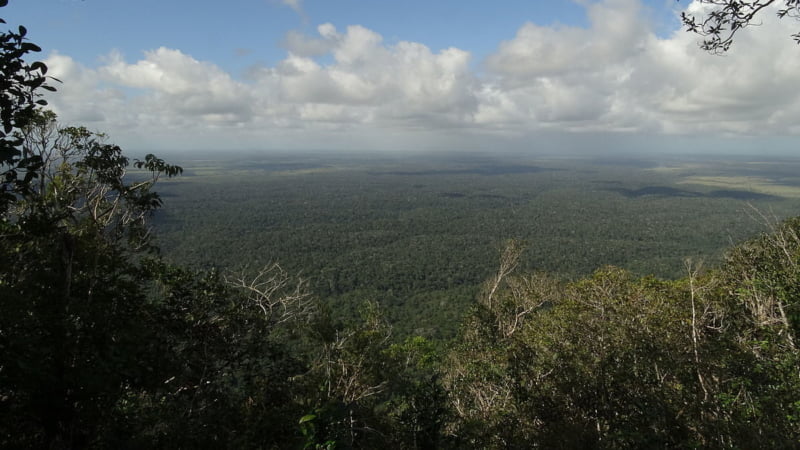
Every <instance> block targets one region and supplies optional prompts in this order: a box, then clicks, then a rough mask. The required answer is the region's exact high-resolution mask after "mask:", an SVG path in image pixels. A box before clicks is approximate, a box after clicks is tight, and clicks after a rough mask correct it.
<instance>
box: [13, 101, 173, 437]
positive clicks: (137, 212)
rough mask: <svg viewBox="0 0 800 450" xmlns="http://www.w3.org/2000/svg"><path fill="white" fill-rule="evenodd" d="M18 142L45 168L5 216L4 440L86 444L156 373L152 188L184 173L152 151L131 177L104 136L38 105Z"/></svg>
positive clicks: (125, 160)
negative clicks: (151, 311)
mask: <svg viewBox="0 0 800 450" xmlns="http://www.w3.org/2000/svg"><path fill="white" fill-rule="evenodd" d="M14 139H15V140H16V141H15V142H16V143H17V145H18V146H19V148H20V150H21V152H22V154H23V155H24V158H27V159H35V160H36V161H37V169H36V177H31V178H30V179H29V180H28V182H26V184H25V185H24V189H16V190H15V191H14V197H13V202H10V203H8V204H7V205H6V210H5V211H4V212H3V214H2V215H0V235H2V239H1V240H0V256H2V258H3V262H4V267H3V270H2V272H0V298H2V300H3V301H2V303H0V348H1V349H2V352H0V386H2V388H0V389H1V390H2V393H0V398H3V402H4V408H3V411H4V412H5V413H7V414H10V415H9V416H7V417H4V418H3V419H2V420H0V422H2V423H3V425H4V429H3V430H2V433H0V439H2V440H0V444H3V443H6V444H9V445H12V446H18V445H32V446H43V445H44V446H51V447H56V448H58V447H68V448H71V447H81V446H85V445H88V444H89V443H91V440H92V439H93V436H95V435H96V433H97V431H98V427H99V424H100V423H101V422H102V418H103V417H106V416H107V415H108V414H109V412H110V411H112V410H113V408H112V406H113V405H114V404H115V403H116V402H117V401H118V400H119V397H120V395H121V394H122V393H123V392H124V391H125V390H126V389H127V388H128V386H135V385H139V384H141V383H143V382H146V381H147V380H149V378H148V376H147V371H148V370H151V368H152V365H151V364H150V363H148V359H149V358H150V357H151V356H152V355H154V353H150V352H149V348H148V345H149V344H150V343H151V342H152V339H151V338H150V337H149V336H151V332H152V330H151V329H149V327H148V322H149V320H148V318H147V317H148V296H147V292H148V291H147V285H148V283H147V278H146V277H143V274H144V272H143V270H142V265H141V264H142V261H143V256H145V255H146V254H147V253H148V252H149V251H150V250H151V249H152V247H151V245H150V242H149V241H150V240H149V231H148V228H147V219H148V217H149V215H150V214H151V213H152V211H154V210H155V209H156V208H158V207H159V206H160V205H161V200H160V198H159V197H158V195H157V194H156V193H154V192H152V191H151V187H152V186H153V184H154V183H155V181H156V180H157V179H158V178H159V176H160V175H162V174H166V175H169V176H172V175H176V174H177V173H179V172H180V171H181V169H180V168H179V167H177V166H172V165H169V164H166V163H165V162H164V161H162V160H160V159H158V158H156V157H155V156H152V155H148V156H147V157H146V158H145V160H143V161H136V162H134V163H133V165H134V166H135V167H137V168H139V169H142V170H141V172H139V173H138V174H137V175H136V179H132V177H130V176H126V169H127V167H128V166H129V164H130V162H129V160H128V158H126V157H125V156H123V155H122V151H121V149H120V148H119V147H118V146H115V145H110V144H106V143H105V142H104V140H105V137H104V136H103V135H102V134H98V133H93V132H90V131H88V130H87V129H85V128H81V127H66V128H62V127H59V126H58V124H57V123H56V122H55V115H54V114H52V113H47V112H40V111H36V110H33V111H31V112H30V115H29V117H28V118H27V123H26V125H25V126H24V127H22V128H21V129H19V130H17V132H16V133H15V134H14ZM17 167H19V166H17ZM29 173H33V172H29ZM37 179H38V180H37ZM34 180H37V181H38V182H35V183H34V182H33V181H34ZM6 426H8V427H13V429H12V428H5V427H6ZM6 440H8V441H6ZM4 441H6V442H4Z"/></svg>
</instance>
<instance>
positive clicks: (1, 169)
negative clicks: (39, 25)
mask: <svg viewBox="0 0 800 450" xmlns="http://www.w3.org/2000/svg"><path fill="white" fill-rule="evenodd" d="M7 4H8V0H0V7H3V6H6V5H7ZM0 23H3V24H4V23H5V21H4V20H3V19H0ZM27 34H28V30H27V29H26V28H25V27H23V26H20V27H19V29H18V31H16V32H14V31H7V32H5V33H0V74H1V76H2V78H0V125H2V128H0V214H2V213H3V212H5V210H6V208H7V207H8V205H9V204H11V203H13V202H14V200H15V199H16V198H17V196H18V195H19V194H20V193H23V192H25V190H26V189H27V186H28V184H29V183H30V182H31V181H32V180H33V179H34V178H36V177H37V176H38V174H39V170H40V169H41V161H40V160H39V159H38V158H37V157H36V155H28V154H25V153H24V152H23V150H22V148H21V145H22V141H21V139H20V137H19V136H18V135H15V134H14V131H19V130H21V129H22V128H23V127H25V126H26V125H27V124H28V122H29V121H30V120H31V117H32V115H33V113H34V111H35V109H36V108H37V107H40V106H44V105H46V104H47V101H45V100H44V99H42V98H40V97H41V93H40V90H42V89H44V90H48V91H54V90H55V88H53V87H52V86H49V85H47V84H46V81H47V78H46V77H45V74H46V73H47V66H46V65H45V64H44V63H42V62H39V61H36V62H33V63H30V64H29V63H27V62H25V60H24V59H23V58H24V57H25V56H26V55H27V54H28V53H33V52H39V51H41V48H39V46H37V45H36V44H33V43H31V42H28V39H27V38H26V35H27Z"/></svg>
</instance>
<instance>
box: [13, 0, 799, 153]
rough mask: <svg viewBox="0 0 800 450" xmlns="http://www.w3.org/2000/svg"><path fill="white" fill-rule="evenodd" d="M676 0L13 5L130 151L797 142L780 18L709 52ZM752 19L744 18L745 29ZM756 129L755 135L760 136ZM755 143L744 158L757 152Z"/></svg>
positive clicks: (62, 102)
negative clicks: (684, 22)
mask: <svg viewBox="0 0 800 450" xmlns="http://www.w3.org/2000/svg"><path fill="white" fill-rule="evenodd" d="M681 8H689V10H690V11H693V12H696V13H702V12H703V11H702V9H701V8H702V7H701V6H700V5H698V4H696V3H694V2H688V1H682V2H681V3H678V2H675V1H674V0H548V1H530V0H528V1H504V2H486V1H474V0H462V1H451V0H439V1H435V2H431V1H417V0H405V1H402V2H401V1H390V0H385V1H364V0H229V1H227V2H206V1H193V2H190V1H184V0H170V1H165V0H140V1H137V2H131V1H129V0H125V1H123V0H102V1H100V0H11V1H10V5H9V6H7V7H5V8H3V9H0V17H3V18H4V19H5V20H6V21H7V22H8V24H9V26H15V25H17V24H24V25H25V26H26V27H27V28H28V29H29V36H30V38H31V40H32V41H33V42H36V43H37V44H39V45H40V46H41V47H43V48H44V49H45V50H44V52H43V55H42V57H43V59H44V60H45V62H47V63H48V65H49V66H50V68H51V72H52V73H53V74H54V76H57V77H58V78H59V79H61V80H62V81H63V84H62V85H60V86H59V92H58V93H57V94H55V95H53V96H51V97H50V98H49V100H50V102H51V105H52V107H53V109H55V110H56V112H57V113H58V114H59V116H60V118H61V120H62V121H65V122H67V123H75V124H85V125H88V126H90V127H92V128H96V129H98V130H103V131H106V132H108V133H109V134H110V135H111V136H112V137H113V138H114V139H115V140H116V141H117V142H119V143H121V144H123V145H127V146H129V147H132V148H134V149H142V148H150V147H158V148H164V149H172V148H174V149H192V148H207V149H214V148H223V147H224V148H232V149H236V148H247V149H260V148H264V149H270V148H275V149H278V148H279V149H285V148H313V149H320V148H331V149H345V148H357V149H364V150H373V149H374V150H383V149H394V150H403V149H411V148H413V149H426V148H430V149H450V148H463V147H475V148H483V149H491V148H500V147H516V148H527V147H530V146H531V142H539V143H541V145H542V146H547V147H549V148H548V150H554V149H558V148H567V147H569V148H581V147H595V146H596V143H597V142H598V138H602V139H604V141H606V142H613V143H615V144H614V145H621V146H628V147H631V148H637V147H643V146H646V147H647V148H650V149H657V150H659V151H669V150H682V151H686V148H687V147H686V146H687V144H686V143H687V142H689V143H691V142H692V141H693V140H692V137H693V136H698V140H697V142H700V141H702V142H703V144H702V146H703V147H704V148H706V150H708V149H709V148H710V149H711V150H713V149H715V148H719V149H722V148H731V146H733V147H738V148H739V149H740V150H743V151H747V150H748V149H749V148H750V147H752V146H754V145H755V143H756V142H758V143H760V144H759V145H761V146H763V145H765V143H766V145H769V146H772V147H774V148H776V149H778V150H780V149H781V148H791V147H792V146H793V145H794V139H793V138H794V136H795V135H796V134H797V133H800V129H798V127H797V126H796V125H795V124H797V123H800V121H798V120H797V119H800V99H798V98H797V97H798V96H797V95H796V94H794V93H793V92H787V90H786V89H781V83H782V82H785V83H790V82H792V81H793V80H796V79H797V77H798V76H800V68H799V67H798V64H796V63H794V60H798V59H800V58H798V56H800V53H798V52H800V49H797V48H796V46H795V45H794V44H793V42H792V41H791V39H790V38H789V36H790V35H791V34H792V33H794V32H796V31H797V30H795V28H800V23H798V22H796V21H792V20H783V21H777V20H776V19H774V17H772V13H771V12H769V14H766V15H765V16H764V20H765V23H764V25H765V26H763V27H759V28H758V30H756V31H757V32H750V30H748V34H742V36H740V37H738V38H737V43H736V46H735V48H734V51H733V52H731V54H729V55H727V56H726V57H722V58H720V57H714V56H710V55H708V54H705V53H703V52H702V51H700V50H699V49H698V48H697V38H696V37H695V36H692V35H691V34H687V33H685V32H683V31H682V30H681V29H680V24H679V22H678V15H679V13H680V11H681ZM754 30H755V29H754ZM765 136H766V137H768V139H767V138H765ZM754 151H755V150H754Z"/></svg>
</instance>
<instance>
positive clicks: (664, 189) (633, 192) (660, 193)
mask: <svg viewBox="0 0 800 450" xmlns="http://www.w3.org/2000/svg"><path fill="white" fill-rule="evenodd" d="M605 190H606V191H609V192H616V193H618V194H620V195H623V196H625V197H627V198H639V197H645V196H654V197H686V198H702V197H705V198H731V199H734V200H778V199H780V198H781V197H779V196H776V195H770V194H761V193H758V192H752V191H737V190H720V191H711V192H708V193H702V192H695V191H687V190H684V189H676V188H672V187H668V186H645V187H643V188H639V189H625V188H610V189H605Z"/></svg>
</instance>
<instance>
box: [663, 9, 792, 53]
mask: <svg viewBox="0 0 800 450" xmlns="http://www.w3.org/2000/svg"><path fill="white" fill-rule="evenodd" d="M678 1H680V0H678ZM696 2H697V3H700V4H703V5H711V6H712V9H711V10H710V11H709V12H708V13H707V14H706V15H705V16H703V17H697V16H695V15H693V14H688V13H686V12H683V13H681V20H682V21H683V24H684V26H686V29H687V31H691V32H693V33H697V34H699V35H701V36H703V37H704V39H703V41H702V43H701V44H700V47H701V48H702V49H703V50H706V51H709V52H711V53H717V54H719V53H725V52H727V51H728V49H730V47H731V45H732V44H733V38H734V36H735V35H736V33H738V32H739V31H740V30H741V29H743V28H747V27H748V26H751V25H757V24H758V22H757V18H758V16H759V14H761V12H762V11H763V10H764V9H766V8H767V7H769V6H771V5H773V4H777V5H782V6H780V7H779V9H778V11H777V15H778V17H779V18H784V17H791V18H794V19H800V0H780V1H778V0H696ZM792 38H794V40H795V41H797V43H799V44H800V33H795V34H793V35H792Z"/></svg>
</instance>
